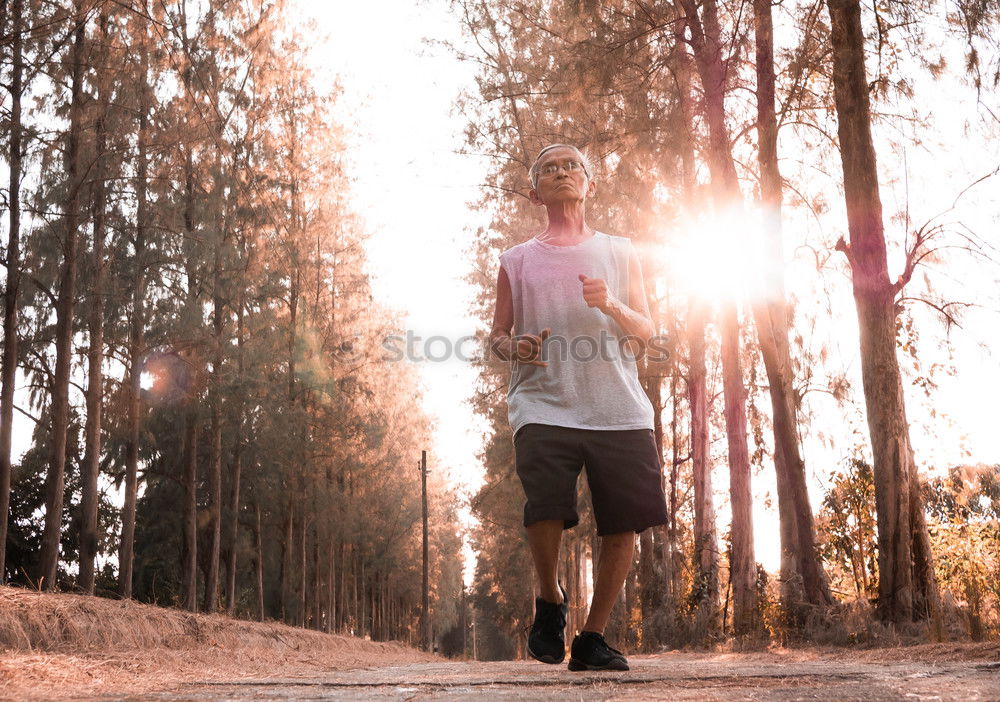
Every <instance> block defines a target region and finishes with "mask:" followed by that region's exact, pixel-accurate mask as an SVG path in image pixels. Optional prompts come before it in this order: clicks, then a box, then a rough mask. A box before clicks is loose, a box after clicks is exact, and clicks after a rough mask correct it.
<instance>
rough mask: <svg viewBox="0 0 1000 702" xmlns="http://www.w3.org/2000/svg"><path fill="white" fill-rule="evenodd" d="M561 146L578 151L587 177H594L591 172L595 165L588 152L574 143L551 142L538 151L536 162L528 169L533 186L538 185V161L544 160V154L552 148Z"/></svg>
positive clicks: (578, 156) (577, 153)
mask: <svg viewBox="0 0 1000 702" xmlns="http://www.w3.org/2000/svg"><path fill="white" fill-rule="evenodd" d="M560 148H563V149H573V151H575V152H576V155H577V158H579V159H580V163H582V164H583V172H584V173H585V174H586V175H587V178H588V179H592V178H593V176H592V175H591V174H592V173H593V172H594V166H593V164H592V163H591V162H590V157H589V156H587V154H585V153H584V152H583V151H581V150H580V149H578V148H576V147H575V146H573V145H572V144H549V145H548V146H546V147H545V148H544V149H542V150H541V151H539V152H538V155H537V156H535V160H534V162H533V163H532V164H531V168H529V169H528V177H529V178H530V179H531V187H532V188H537V187H538V162H539V161H541V160H542V156H544V155H545V154H547V153H548V152H549V151H552V149H560Z"/></svg>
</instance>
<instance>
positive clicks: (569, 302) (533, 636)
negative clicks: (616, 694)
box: [490, 144, 667, 670]
mask: <svg viewBox="0 0 1000 702" xmlns="http://www.w3.org/2000/svg"><path fill="white" fill-rule="evenodd" d="M592 170H593V169H592V168H591V167H590V165H589V164H588V161H587V158H586V156H584V154H583V153H582V152H580V150H579V149H577V148H576V147H573V146H568V145H566V144H552V145H550V146H547V147H545V148H544V149H542V150H541V152H539V154H538V157H537V158H536V159H535V162H534V163H533V164H532V166H531V168H530V170H529V176H530V178H531V184H532V190H531V192H530V193H529V197H530V198H531V202H532V203H534V204H535V205H538V206H543V207H545V211H546V214H547V215H548V227H547V228H546V229H545V231H544V232H542V233H541V234H539V235H537V236H535V237H532V238H531V239H529V240H527V241H525V242H523V243H521V244H518V245H517V246H514V247H512V248H511V249H508V250H507V251H505V252H504V253H503V254H501V256H500V272H499V275H498V279H497V303H496V310H495V312H494V318H493V329H492V331H491V332H490V344H491V349H492V350H493V352H494V353H495V354H496V355H498V356H499V357H500V358H502V359H504V360H508V361H510V362H511V374H510V383H509V386H508V390H507V404H508V419H509V421H510V425H511V429H512V430H513V434H514V454H515V466H516V470H517V474H518V477H519V478H520V479H521V484H522V486H523V487H524V493H525V497H526V503H525V507H524V526H525V527H526V531H527V538H528V544H529V546H530V548H531V555H532V559H533V561H534V566H535V574H536V576H537V578H538V586H539V590H540V596H539V597H536V599H535V619H534V623H533V624H532V627H531V633H530V634H529V637H528V653H529V654H530V655H531V656H532V657H533V658H536V659H537V660H540V661H542V662H545V663H561V662H562V661H563V659H564V657H565V654H566V643H565V633H564V630H565V627H566V614H567V612H568V607H567V604H566V592H565V590H564V589H563V588H562V586H561V585H560V584H559V583H558V581H557V569H558V562H559V545H560V541H561V539H562V531H563V529H569V528H571V527H573V526H575V525H576V524H577V523H578V522H579V516H578V514H577V511H576V483H577V477H578V475H579V473H580V470H581V468H584V467H585V468H586V472H587V482H588V484H589V486H590V492H591V499H592V503H593V509H594V517H595V520H596V522H597V533H598V535H599V536H600V537H601V548H600V557H599V559H598V564H597V575H596V582H595V584H594V596H593V600H592V602H591V607H590V611H589V613H588V615H587V620H586V622H585V623H584V625H583V629H582V630H581V631H580V632H579V633H578V634H577V635H576V637H575V638H574V639H573V643H572V646H571V647H570V660H569V669H570V670H628V662H627V661H626V659H625V656H624V655H622V653H621V652H620V651H617V650H615V649H614V648H611V647H610V646H609V645H608V644H607V642H606V641H605V640H604V628H605V627H606V626H607V623H608V617H609V616H610V614H611V608H612V606H613V605H614V602H615V599H616V598H617V597H618V594H619V592H621V588H622V586H623V584H624V582H625V578H626V576H627V575H628V572H629V569H630V567H631V565H632V556H633V550H634V548H635V534H636V533H637V532H640V531H642V530H644V529H646V528H648V527H651V526H655V525H658V524H664V523H666V521H667V512H666V501H665V499H664V494H663V486H662V483H661V477H660V476H661V470H660V458H659V453H658V451H657V448H656V442H655V440H654V438H653V407H652V404H651V403H650V402H649V398H647V397H646V394H645V393H644V392H643V390H642V387H641V386H640V384H639V377H638V371H637V366H636V360H635V357H634V355H633V352H632V346H631V344H632V343H633V342H632V341H630V340H635V339H638V340H639V341H640V342H642V343H645V342H647V341H648V340H649V339H650V338H651V337H652V336H653V335H654V333H655V328H654V326H653V323H652V320H651V319H650V315H649V309H648V307H647V304H646V295H645V291H644V289H643V281H642V272H641V268H640V265H639V259H638V255H637V254H636V251H635V249H634V247H633V246H632V243H631V241H630V240H629V239H627V238H625V237H620V236H610V235H608V234H604V233H602V232H598V231H595V230H594V229H592V228H591V227H590V226H588V225H587V223H586V220H585V217H584V210H585V206H586V201H587V198H588V197H589V196H591V195H592V194H593V193H594V189H595V184H594V181H593V179H592V177H591V173H592ZM512 331H513V336H512Z"/></svg>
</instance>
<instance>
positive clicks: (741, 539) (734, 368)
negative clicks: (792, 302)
mask: <svg viewBox="0 0 1000 702" xmlns="http://www.w3.org/2000/svg"><path fill="white" fill-rule="evenodd" d="M739 335H740V327H739V320H738V319H737V317H736V308H735V307H734V306H728V307H727V309H726V310H725V312H724V316H723V320H722V384H723V394H724V395H725V416H726V436H727V438H728V446H729V503H730V507H731V508H732V523H731V526H730V530H729V535H730V554H731V556H730V559H731V560H730V563H729V582H730V584H731V585H732V588H733V632H734V633H735V634H736V636H738V637H742V636H747V635H750V634H752V633H754V632H755V631H758V630H759V629H760V628H761V626H760V618H759V614H760V610H759V607H758V604H757V560H756V558H754V548H753V494H752V492H751V490H750V457H749V455H748V454H747V442H746V435H747V418H746V412H745V407H746V388H745V387H744V385H743V372H742V369H741V368H740V358H739V354H740V338H739Z"/></svg>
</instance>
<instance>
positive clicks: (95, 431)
mask: <svg viewBox="0 0 1000 702" xmlns="http://www.w3.org/2000/svg"><path fill="white" fill-rule="evenodd" d="M108 22H109V18H108V11H107V9H104V10H102V12H101V16H100V20H99V22H98V24H99V25H100V28H101V37H102V39H103V41H104V44H105V45H107V44H108ZM99 71H100V75H99V78H98V80H99V86H98V95H97V100H98V104H99V108H98V109H99V111H100V112H99V114H98V116H97V120H96V124H95V149H96V154H95V159H96V162H95V164H94V187H93V215H92V216H93V220H94V223H93V239H94V240H93V244H92V245H93V248H92V251H91V254H92V256H91V269H92V276H93V280H92V283H91V301H90V310H89V313H90V319H89V322H88V326H89V328H90V348H89V349H88V351H87V424H86V427H85V429H84V442H85V446H86V449H85V452H84V462H83V475H82V480H81V482H82V487H83V490H82V493H83V494H82V497H81V505H80V507H81V512H82V513H83V514H82V519H81V524H80V575H79V581H78V582H79V587H80V589H82V590H83V592H84V593H86V594H88V595H92V594H94V559H95V558H96V557H97V512H98V501H99V498H98V492H97V480H98V477H99V473H100V461H101V413H102V405H103V399H104V389H103V384H104V373H103V367H104V302H105V301H104V277H105V271H106V270H107V264H106V263H105V260H104V237H105V229H106V227H105V221H106V212H105V209H106V207H107V177H108V176H107V162H106V153H105V152H106V151H107V117H108V99H109V95H108V91H109V88H110V86H109V85H108V82H109V79H108V76H107V71H106V70H105V69H103V68H101V69H99Z"/></svg>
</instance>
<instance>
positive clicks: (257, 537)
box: [253, 497, 264, 621]
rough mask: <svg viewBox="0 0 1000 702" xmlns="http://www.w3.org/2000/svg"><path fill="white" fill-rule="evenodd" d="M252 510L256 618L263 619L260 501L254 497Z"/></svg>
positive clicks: (262, 547) (262, 546)
mask: <svg viewBox="0 0 1000 702" xmlns="http://www.w3.org/2000/svg"><path fill="white" fill-rule="evenodd" d="M253 512H254V532H253V539H254V550H255V551H256V552H257V559H256V560H257V562H256V563H255V564H254V566H255V568H256V570H257V618H258V619H259V620H260V621H264V545H263V539H262V537H261V533H260V532H261V524H260V503H259V502H258V501H257V499H256V497H255V498H254V501H253Z"/></svg>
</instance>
